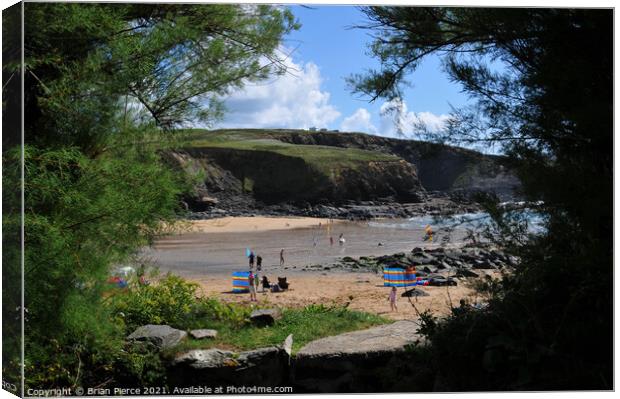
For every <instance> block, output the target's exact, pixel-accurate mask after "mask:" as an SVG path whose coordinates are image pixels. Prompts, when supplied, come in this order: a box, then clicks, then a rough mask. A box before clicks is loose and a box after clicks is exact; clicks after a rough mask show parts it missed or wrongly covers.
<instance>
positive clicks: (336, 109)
mask: <svg viewBox="0 0 620 399" xmlns="http://www.w3.org/2000/svg"><path fill="white" fill-rule="evenodd" d="M291 10H292V11H293V13H294V15H295V16H296V17H297V18H298V20H299V21H300V23H301V24H302V27H301V29H300V30H299V31H296V32H294V33H292V34H291V35H289V36H287V37H286V39H285V41H284V43H283V45H284V51H285V52H286V53H287V54H290V57H289V59H288V61H287V62H288V63H289V67H290V68H291V73H290V74H287V75H285V76H283V77H280V78H277V79H275V78H274V79H271V80H270V81H268V82H263V83H261V84H257V85H252V86H248V87H246V88H245V89H244V90H243V91H240V92H237V93H234V94H233V95H232V96H231V98H230V99H229V100H228V101H227V103H226V105H227V108H228V111H229V112H228V114H227V115H226V117H225V118H224V120H223V122H222V123H220V124H219V126H221V127H266V128H269V127H271V128H308V127H311V126H315V127H318V128H328V129H340V130H343V131H363V132H367V133H374V134H379V135H385V136H394V135H395V129H394V126H393V121H392V118H391V117H387V116H383V117H382V116H381V109H382V107H385V101H384V100H377V101H376V102H374V103H369V102H368V100H367V99H360V98H359V96H357V95H354V94H352V93H351V92H350V91H349V89H348V88H347V87H346V83H345V79H344V78H345V77H347V76H349V75H350V74H353V73H361V72H364V70H366V69H368V68H373V67H377V66H378V62H377V61H376V60H374V59H373V58H372V57H370V56H369V55H368V54H367V45H368V43H370V41H371V37H370V36H369V34H370V32H369V31H367V30H362V29H352V28H351V27H352V26H354V25H359V24H364V23H365V22H366V19H365V16H364V14H363V13H361V11H359V10H358V9H357V8H356V7H354V6H317V5H313V6H311V7H309V8H305V7H301V6H291ZM409 81H410V82H411V83H412V85H411V86H410V87H407V88H406V89H405V94H404V98H403V100H404V104H405V109H404V111H405V113H404V121H405V123H411V124H413V122H412V121H414V120H423V121H425V122H427V123H428V125H429V126H431V127H433V126H440V125H441V123H442V122H443V120H444V119H445V118H446V117H447V114H448V113H449V112H450V104H452V105H454V106H461V105H463V104H466V103H467V101H468V99H467V97H466V96H465V95H464V94H462V93H461V92H460V87H459V86H458V85H457V84H454V83H452V82H450V81H449V80H448V78H447V76H446V74H445V73H444V72H443V71H442V70H441V64H440V62H439V59H438V58H436V57H433V58H429V59H427V60H426V61H425V62H424V63H423V64H422V65H421V66H420V67H419V68H418V69H417V70H416V72H415V74H413V75H412V76H410V79H409ZM416 118H417V119H416Z"/></svg>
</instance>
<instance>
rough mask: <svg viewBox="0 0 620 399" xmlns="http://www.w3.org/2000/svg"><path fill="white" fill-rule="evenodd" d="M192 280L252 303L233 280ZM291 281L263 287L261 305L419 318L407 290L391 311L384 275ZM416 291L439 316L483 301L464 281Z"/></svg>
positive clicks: (205, 290)
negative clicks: (274, 288)
mask: <svg viewBox="0 0 620 399" xmlns="http://www.w3.org/2000/svg"><path fill="white" fill-rule="evenodd" d="M192 280H193V281H196V282H197V283H199V284H200V286H201V294H202V295H205V296H215V297H218V298H220V299H221V300H224V301H226V302H235V303H245V304H251V302H250V300H249V299H250V296H249V294H234V293H232V292H231V288H232V285H231V279H230V278H229V277H220V276H214V277H210V278H209V277H205V278H195V279H192ZM276 281H277V280H276ZM288 281H289V282H290V284H291V285H290V289H289V290H287V291H284V292H278V293H273V292H261V290H262V288H260V287H259V290H258V293H257V298H258V306H261V307H266V306H274V305H275V306H281V307H303V306H307V305H311V304H324V305H325V306H329V305H340V306H344V305H347V306H348V308H349V309H351V310H360V311H365V312H369V313H375V314H378V315H381V316H383V317H387V318H389V319H393V320H403V319H417V318H418V317H417V313H416V310H415V309H414V308H413V306H412V305H411V304H410V302H409V300H408V298H404V297H401V296H400V295H401V294H402V293H403V292H405V288H398V289H397V290H398V291H397V292H398V298H397V306H398V311H395V312H391V311H390V305H389V302H388V300H387V299H388V294H389V290H390V288H389V287H384V286H383V278H382V276H381V275H377V274H374V273H347V272H331V273H329V274H328V273H322V274H321V273H316V272H311V273H310V272H309V273H307V274H306V275H299V274H296V275H294V276H288ZM407 289H409V288H407ZM416 289H417V290H420V291H423V292H425V293H427V294H429V296H422V297H413V298H411V301H412V302H413V304H414V305H415V307H416V308H417V309H418V311H420V312H423V311H425V310H430V311H432V312H433V313H434V314H436V315H447V314H448V313H449V312H450V306H455V307H458V306H459V301H460V300H461V299H463V298H466V299H467V300H468V301H469V302H470V303H475V302H477V301H478V300H479V299H480V298H479V297H478V296H476V293H475V292H474V290H473V289H471V288H470V287H469V286H468V283H467V282H464V281H460V282H459V285H458V286H456V287H417V288H416Z"/></svg>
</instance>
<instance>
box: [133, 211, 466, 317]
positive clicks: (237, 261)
mask: <svg viewBox="0 0 620 399" xmlns="http://www.w3.org/2000/svg"><path fill="white" fill-rule="evenodd" d="M399 222H402V221H399V220H374V221H372V222H371V223H368V222H349V221H334V223H329V220H327V219H313V218H275V217H273V218H272V217H255V218H252V217H243V218H222V219H212V220H207V221H190V222H187V223H186V226H185V232H183V233H177V234H174V235H170V236H166V237H164V238H162V239H160V240H157V241H156V242H155V244H154V245H153V246H152V247H151V248H147V249H144V251H143V254H142V255H143V256H144V257H145V258H147V259H149V260H150V261H151V262H153V263H154V264H155V265H156V266H158V267H159V269H160V271H161V272H164V273H165V272H172V273H174V274H177V275H180V276H183V277H185V278H187V279H188V280H191V281H195V282H197V283H199V284H200V286H201V295H206V296H216V297H218V298H220V299H221V300H223V301H227V302H238V303H247V304H250V301H249V294H233V293H232V292H231V290H232V280H231V277H230V274H231V272H233V271H244V270H248V260H247V258H246V256H245V251H246V248H251V249H252V250H254V252H255V253H256V254H259V255H261V256H262V258H263V270H262V273H261V276H262V275H266V276H267V277H268V278H269V280H270V281H271V282H277V277H279V276H286V277H287V279H288V281H289V282H290V284H291V288H290V289H289V290H288V291H285V292H281V293H271V292H268V293H261V292H260V289H259V293H258V299H259V305H260V306H272V305H277V306H282V307H302V306H306V305H310V304H325V305H332V304H335V305H340V306H345V305H346V306H348V308H349V309H353V310H362V311H366V312H371V313H375V314H379V315H382V316H385V317H388V318H391V319H395V320H399V319H417V313H416V311H415V309H414V308H413V307H412V306H411V304H410V302H409V300H408V299H407V298H403V297H400V294H401V293H402V292H404V289H403V288H399V289H398V295H399V297H398V311H396V312H391V311H390V306H389V302H388V301H387V298H388V294H389V289H390V288H388V287H384V286H383V278H382V275H380V274H375V273H369V272H359V273H352V272H346V271H341V270H337V269H336V270H333V269H331V270H324V271H305V270H302V267H303V266H306V265H316V264H320V265H323V266H329V265H330V264H332V263H334V262H335V261H337V260H338V259H339V258H342V257H344V256H352V257H360V256H379V255H391V254H395V253H398V252H409V251H411V250H412V249H413V248H414V247H422V248H431V247H437V246H438V245H439V243H438V242H440V241H441V237H440V236H438V235H436V237H435V242H428V241H424V240H423V236H424V226H422V225H420V226H419V227H417V226H413V227H411V226H410V225H409V227H408V228H406V229H405V228H398V226H399ZM319 223H320V225H319ZM395 226H396V227H395ZM340 234H343V236H344V238H345V240H346V242H345V244H344V245H339V243H338V237H339V236H340ZM330 236H331V237H333V239H334V243H333V245H331V244H330V240H329V238H330ZM462 236H463V233H457V234H455V235H454V236H453V239H456V240H455V244H452V245H454V246H458V245H461V241H460V239H459V238H462ZM379 243H381V244H382V245H378V244H379ZM281 249H284V251H285V252H284V254H285V263H284V265H282V266H280V265H279V259H280V257H279V254H280V250H281ZM417 289H420V290H422V291H424V292H426V293H428V294H429V296H426V297H417V298H416V297H414V298H412V301H413V303H414V304H415V305H416V307H417V309H418V311H420V312H423V311H424V310H431V311H433V312H434V313H436V314H448V313H449V312H450V307H451V304H452V306H458V304H459V301H460V299H462V298H468V299H469V300H470V301H471V302H475V301H476V300H477V298H476V297H472V295H474V291H473V290H472V289H470V288H469V287H468V283H467V281H466V280H462V281H459V285H458V286H457V287H418V288H417Z"/></svg>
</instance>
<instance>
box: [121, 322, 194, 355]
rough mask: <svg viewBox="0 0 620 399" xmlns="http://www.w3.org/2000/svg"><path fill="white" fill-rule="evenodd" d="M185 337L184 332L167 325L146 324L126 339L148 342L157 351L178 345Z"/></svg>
mask: <svg viewBox="0 0 620 399" xmlns="http://www.w3.org/2000/svg"><path fill="white" fill-rule="evenodd" d="M186 337H187V333H186V332H185V331H181V330H177V329H176V328H172V327H170V326H167V325H155V324H147V325H145V326H142V327H139V328H138V329H137V330H136V331H134V332H132V333H131V334H130V335H129V336H128V337H127V339H128V340H130V341H148V342H151V343H152V344H153V345H155V346H156V347H157V348H159V349H166V348H170V347H173V346H175V345H178V344H179V343H180V342H181V341H182V340H184V339H185V338H186Z"/></svg>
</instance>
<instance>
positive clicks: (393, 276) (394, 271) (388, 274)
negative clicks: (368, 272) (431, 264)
mask: <svg viewBox="0 0 620 399" xmlns="http://www.w3.org/2000/svg"><path fill="white" fill-rule="evenodd" d="M412 285H417V280H416V277H415V272H407V271H406V270H405V269H400V268H384V269H383V286H384V287H409V286H412Z"/></svg>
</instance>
